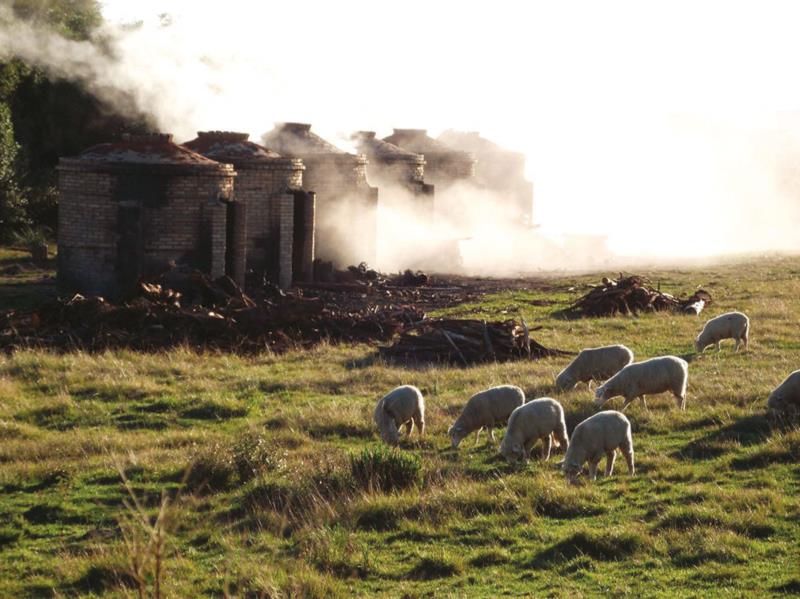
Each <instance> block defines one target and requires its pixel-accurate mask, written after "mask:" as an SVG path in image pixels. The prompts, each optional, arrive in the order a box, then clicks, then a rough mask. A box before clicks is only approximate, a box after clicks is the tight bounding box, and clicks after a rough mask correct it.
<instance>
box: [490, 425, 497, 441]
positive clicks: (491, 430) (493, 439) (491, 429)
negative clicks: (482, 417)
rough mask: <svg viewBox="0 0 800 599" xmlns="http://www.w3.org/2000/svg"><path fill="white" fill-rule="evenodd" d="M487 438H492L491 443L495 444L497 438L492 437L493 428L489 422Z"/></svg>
mask: <svg viewBox="0 0 800 599" xmlns="http://www.w3.org/2000/svg"><path fill="white" fill-rule="evenodd" d="M489 438H490V439H491V440H492V443H494V444H495V445H497V439H495V438H494V429H493V428H492V425H491V424H490V425H489Z"/></svg>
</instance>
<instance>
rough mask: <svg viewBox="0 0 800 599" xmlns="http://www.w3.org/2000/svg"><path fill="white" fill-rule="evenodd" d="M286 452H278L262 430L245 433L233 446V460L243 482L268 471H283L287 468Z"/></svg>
mask: <svg viewBox="0 0 800 599" xmlns="http://www.w3.org/2000/svg"><path fill="white" fill-rule="evenodd" d="M285 454H286V452H285V451H284V452H282V453H280V454H279V453H277V450H276V449H275V447H272V446H271V445H269V444H268V442H267V437H266V436H265V435H264V434H263V433H261V432H260V431H249V432H246V433H244V434H243V435H242V436H241V437H240V438H239V440H238V441H237V442H236V444H235V445H234V446H233V461H234V464H235V465H236V471H237V472H238V474H239V479H240V480H241V481H242V482H247V481H249V480H252V479H254V478H256V477H257V476H260V475H262V474H265V473H267V472H281V471H283V470H285V468H286V459H285Z"/></svg>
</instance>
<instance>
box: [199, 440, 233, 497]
mask: <svg viewBox="0 0 800 599" xmlns="http://www.w3.org/2000/svg"><path fill="white" fill-rule="evenodd" d="M237 474H238V472H237V468H236V463H235V461H234V457H233V452H232V451H231V449H230V448H229V447H225V446H223V445H220V444H213V445H211V446H209V447H205V448H203V449H201V450H199V451H197V452H196V453H195V454H194V458H193V459H192V461H191V463H190V465H189V472H188V473H187V475H186V488H187V489H188V490H189V491H193V492H210V493H214V492H217V491H226V490H228V489H230V488H231V487H232V486H233V485H234V483H235V482H236V479H237Z"/></svg>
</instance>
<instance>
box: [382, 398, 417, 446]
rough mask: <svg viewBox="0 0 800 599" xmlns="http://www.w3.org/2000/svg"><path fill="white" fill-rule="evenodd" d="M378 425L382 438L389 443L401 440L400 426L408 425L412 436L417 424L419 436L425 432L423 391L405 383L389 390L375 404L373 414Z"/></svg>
mask: <svg viewBox="0 0 800 599" xmlns="http://www.w3.org/2000/svg"><path fill="white" fill-rule="evenodd" d="M372 418H373V420H374V421H375V424H376V425H377V426H378V431H379V432H380V435H381V439H383V440H384V441H385V442H386V443H388V444H389V445H397V444H398V442H399V441H400V431H399V428H400V427H401V426H403V425H405V427H406V433H407V435H408V436H411V431H412V430H413V429H414V425H415V424H416V425H417V431H418V433H419V436H420V437H421V436H423V435H424V434H425V400H424V399H423V397H422V392H421V391H420V390H419V389H417V388H416V387H414V386H413V385H403V386H401V387H397V388H396V389H393V390H391V391H389V393H387V394H386V395H384V396H383V397H382V398H381V399H380V400H378V404H377V405H376V406H375V413H374V414H373V416H372Z"/></svg>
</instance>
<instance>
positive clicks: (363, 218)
mask: <svg viewBox="0 0 800 599" xmlns="http://www.w3.org/2000/svg"><path fill="white" fill-rule="evenodd" d="M303 162H304V164H305V166H306V171H305V173H304V175H303V187H305V188H306V189H309V190H311V191H314V192H315V193H316V210H315V214H316V217H315V218H316V227H315V234H314V238H315V239H314V244H315V245H314V254H315V256H316V257H318V258H321V259H322V260H331V261H333V262H334V263H335V264H336V265H337V266H339V267H343V266H348V265H350V264H358V263H359V262H362V261H366V262H368V263H369V262H372V263H374V261H375V258H376V254H375V239H376V237H377V214H376V209H377V202H378V190H377V189H376V188H374V187H370V186H369V184H368V183H367V160H366V158H365V157H364V156H353V155H351V154H325V155H315V156H306V157H304V158H303Z"/></svg>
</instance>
